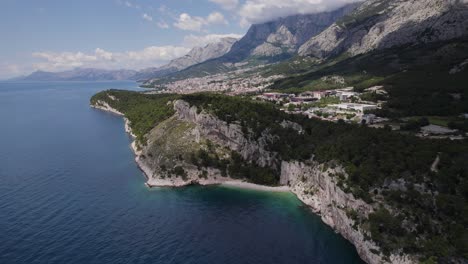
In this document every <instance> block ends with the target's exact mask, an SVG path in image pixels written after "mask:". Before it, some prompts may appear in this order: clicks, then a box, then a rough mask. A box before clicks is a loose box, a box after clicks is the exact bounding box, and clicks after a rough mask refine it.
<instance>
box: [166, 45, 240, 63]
mask: <svg viewBox="0 0 468 264" xmlns="http://www.w3.org/2000/svg"><path fill="white" fill-rule="evenodd" d="M236 41H237V39H235V38H222V39H220V40H219V41H218V42H214V43H210V44H208V45H206V46H204V47H195V48H193V49H192V50H191V51H190V52H189V53H188V54H187V55H185V56H183V57H181V58H178V59H175V60H173V61H171V62H170V63H169V64H168V65H167V66H166V67H168V68H175V69H177V70H179V71H180V70H183V69H186V68H188V67H190V66H192V65H195V64H198V63H201V62H204V61H207V60H211V59H215V58H219V57H221V56H223V55H224V54H226V53H228V52H229V51H230V50H231V47H232V45H233V44H234V43H235V42H236Z"/></svg>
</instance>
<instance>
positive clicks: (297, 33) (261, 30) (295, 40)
mask: <svg viewBox="0 0 468 264" xmlns="http://www.w3.org/2000/svg"><path fill="white" fill-rule="evenodd" d="M357 6H358V4H349V5H346V6H344V7H342V8H340V9H337V10H334V11H330V12H322V13H316V14H308V15H293V16H289V17H284V18H279V19H277V20H275V21H270V22H266V23H262V24H255V25H252V26H251V27H250V29H249V31H248V32H247V34H246V35H245V36H244V37H243V38H242V39H241V40H239V41H238V42H237V43H235V44H234V45H233V46H232V49H231V51H230V52H229V53H227V54H226V55H225V56H224V57H223V59H224V60H225V61H229V62H239V61H242V60H244V59H246V58H248V57H249V56H252V55H253V56H276V55H280V54H284V53H291V54H292V53H295V52H296V51H297V50H298V48H299V47H300V46H301V45H302V44H304V43H305V42H306V41H307V40H309V39H310V38H311V37H313V36H315V35H317V34H319V33H320V32H322V31H323V30H324V29H326V28H327V27H328V26H330V25H331V24H332V23H333V22H335V21H336V20H337V19H339V18H341V17H343V16H344V15H345V14H348V13H350V12H351V11H352V10H354V9H355V8H356V7H357Z"/></svg>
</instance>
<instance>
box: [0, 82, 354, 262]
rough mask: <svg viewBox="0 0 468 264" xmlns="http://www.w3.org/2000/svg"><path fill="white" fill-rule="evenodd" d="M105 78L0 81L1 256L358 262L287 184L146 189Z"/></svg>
mask: <svg viewBox="0 0 468 264" xmlns="http://www.w3.org/2000/svg"><path fill="white" fill-rule="evenodd" d="M109 88H119V89H137V88H136V84H135V83H131V82H98V83H85V82H72V83H0V120H1V126H0V263H2V264H10V263H48V264H49V263H60V264H62V263H67V264H72V263H80V264H81V263H113V264H114V263H194V264H203V263H265V264H271V263H288V264H290V263H327V264H333V263H361V261H360V259H359V257H358V256H357V253H356V250H355V249H354V247H353V246H352V245H351V244H350V243H349V242H347V241H346V240H345V239H343V238H342V237H340V236H339V235H337V234H335V233H334V232H333V230H331V229H330V228H329V227H327V226H326V225H324V224H323V223H322V222H321V221H320V218H319V217H317V216H316V215H314V214H312V213H311V212H310V210H309V209H307V208H305V207H304V206H303V205H302V204H301V203H300V201H298V200H297V199H296V198H295V197H294V196H293V195H291V194H284V193H267V192H257V191H250V190H239V189H232V188H223V187H190V188H183V189H152V190H148V189H147V188H146V187H145V186H144V181H145V179H144V176H143V175H142V173H141V172H140V171H139V170H138V168H137V167H136V165H135V163H134V161H133V154H132V152H131V150H130V149H129V143H130V139H129V138H128V135H126V134H125V132H124V129H123V127H124V124H123V121H122V119H121V118H120V117H117V116H115V115H112V114H108V113H104V112H101V111H98V110H94V109H91V108H90V107H89V98H90V97H91V96H92V95H93V94H94V93H96V92H98V91H100V90H104V89H109Z"/></svg>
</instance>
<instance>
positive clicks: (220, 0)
mask: <svg viewBox="0 0 468 264" xmlns="http://www.w3.org/2000/svg"><path fill="white" fill-rule="evenodd" d="M209 1H210V2H213V3H216V4H218V5H220V6H221V7H222V8H224V9H226V10H233V9H236V7H237V6H238V5H239V0H209Z"/></svg>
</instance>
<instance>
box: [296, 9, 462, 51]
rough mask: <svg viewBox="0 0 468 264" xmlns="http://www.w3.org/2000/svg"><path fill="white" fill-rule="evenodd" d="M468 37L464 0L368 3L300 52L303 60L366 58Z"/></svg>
mask: <svg viewBox="0 0 468 264" xmlns="http://www.w3.org/2000/svg"><path fill="white" fill-rule="evenodd" d="M467 35H468V2H467V1H464V0H413V1H408V0H368V1H366V2H365V3H364V4H363V5H362V6H360V7H359V8H358V9H357V10H355V11H354V12H353V13H351V14H350V15H348V16H346V17H344V18H343V19H340V20H339V21H337V22H335V23H333V24H332V25H331V26H330V27H328V28H327V29H326V30H324V31H323V32H321V33H320V34H318V35H317V36H314V37H312V38H311V39H310V40H308V41H307V42H306V43H305V44H304V45H302V46H301V47H300V48H299V54H300V55H303V56H308V55H312V56H315V57H320V58H324V57H328V56H332V55H337V54H340V53H348V54H350V55H357V54H363V53H366V52H369V51H372V50H378V49H385V48H391V47H395V46H402V45H415V44H427V43H432V42H438V41H446V40H452V39H457V38H460V37H466V36H467Z"/></svg>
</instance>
